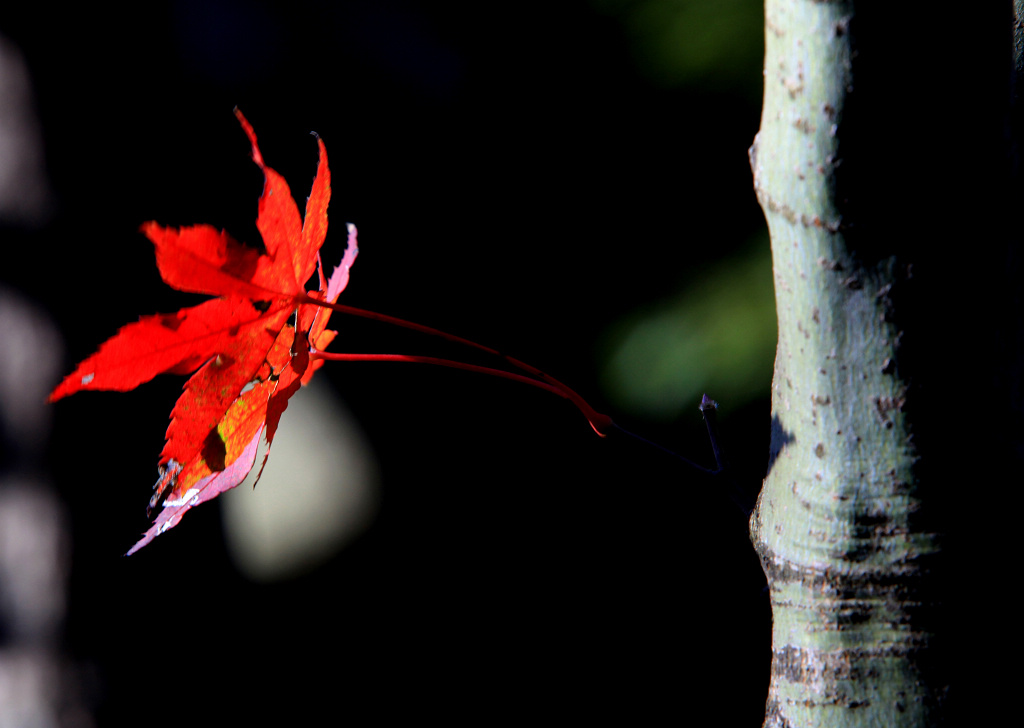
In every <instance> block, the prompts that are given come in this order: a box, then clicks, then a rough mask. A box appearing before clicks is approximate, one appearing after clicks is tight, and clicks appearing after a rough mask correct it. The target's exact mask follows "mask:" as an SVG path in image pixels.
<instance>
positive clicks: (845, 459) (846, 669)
mask: <svg viewBox="0 0 1024 728" xmlns="http://www.w3.org/2000/svg"><path fill="white" fill-rule="evenodd" d="M855 5H856V3H855V2H853V1H852V0H848V1H845V2H844V1H842V0H839V1H833V2H810V1H807V0H768V1H767V3H766V18H765V21H766V23H765V24H766V55H765V98H764V111H763V115H762V118H761V129H760V132H759V133H758V136H757V138H756V140H755V143H754V146H753V147H752V148H751V165H752V168H753V171H754V180H755V188H756V190H757V194H758V199H759V200H760V202H761V206H762V208H763V209H764V213H765V217H766V218H767V221H768V226H769V229H770V232H771V239H772V251H773V264H774V275H775V289H776V304H777V309H778V329H779V343H778V350H777V354H776V362H775V374H774V382H773V392H772V412H773V424H774V429H773V437H772V464H771V468H770V471H769V473H768V476H767V478H766V480H765V482H764V486H763V490H762V492H761V495H760V497H759V499H758V503H757V507H756V509H755V511H754V513H753V516H752V517H751V524H750V525H751V535H752V539H753V541H754V544H755V547H756V549H757V551H758V553H759V555H760V557H761V562H762V565H763V567H764V570H765V574H766V576H767V578H768V584H769V587H770V593H771V604H772V613H773V636H772V652H773V656H772V672H771V686H770V692H769V697H768V705H767V715H766V720H765V725H766V726H819V725H822V726H824V725H827V726H889V727H892V728H896V727H898V726H923V725H930V724H932V723H933V722H935V721H936V720H937V716H938V715H939V712H938V711H940V709H941V695H942V690H943V686H942V685H941V684H935V682H934V681H932V680H931V679H930V678H929V677H928V676H927V675H926V674H925V673H926V672H927V670H926V669H925V667H926V666H923V664H922V660H925V659H927V656H928V649H929V646H930V644H931V642H932V638H933V635H932V634H931V633H930V632H928V631H927V630H925V629H922V628H921V627H920V622H919V620H918V617H919V616H921V615H920V613H921V611H922V610H928V609H929V608H930V606H931V605H930V604H929V603H927V600H926V599H925V600H924V601H922V597H921V595H920V589H919V587H920V584H921V580H922V574H923V571H925V570H926V569H927V563H928V561H929V558H930V556H931V555H933V554H934V553H936V552H937V549H938V540H937V538H936V537H935V536H934V535H933V534H931V533H928V532H921V531H919V530H918V527H917V526H916V524H915V521H914V517H913V514H914V512H915V511H916V510H917V509H918V507H919V505H920V503H919V495H918V494H919V486H920V484H919V483H918V482H916V480H915V473H914V464H915V452H914V448H913V445H912V439H911V437H910V435H911V432H912V424H913V423H911V422H909V421H908V416H907V414H906V413H905V411H904V410H905V405H906V404H907V396H908V389H907V386H906V382H905V381H904V377H905V373H904V372H902V371H901V370H900V367H899V339H900V336H901V333H900V331H899V330H898V329H897V327H896V325H895V324H893V323H891V320H892V316H891V315H890V313H891V310H890V309H891V306H892V301H891V297H890V294H891V293H892V291H893V288H894V287H898V286H900V285H901V284H902V283H903V282H904V281H905V279H906V277H907V275H908V271H907V268H906V265H905V264H904V263H901V262H899V261H898V259H897V257H896V256H895V255H882V256H878V255H862V254H861V251H859V250H858V249H856V248H855V247H854V245H853V243H852V242H851V240H850V235H849V229H848V227H847V225H848V223H849V220H848V219H844V217H843V213H844V210H845V208H844V205H845V204H846V200H845V198H844V199H840V198H839V195H838V194H837V191H836V184H835V182H836V179H837V175H839V174H840V171H839V170H840V165H841V164H842V162H843V160H842V158H841V154H842V149H841V148H840V146H839V145H840V141H841V139H842V134H843V126H842V122H843V114H844V109H845V105H846V103H847V100H848V93H849V90H850V89H851V88H852V87H853V84H854V82H855V81H856V79H855V78H854V72H855V69H856V64H855V63H852V62H851V60H852V56H851V54H852V52H853V49H852V48H851V34H850V32H849V23H850V20H851V17H852V15H853V13H854V9H855V8H854V6H855ZM842 194H843V195H844V196H845V195H851V196H853V195H857V194H869V191H867V190H858V189H845V188H844V189H843V192H842ZM875 252H877V251H875Z"/></svg>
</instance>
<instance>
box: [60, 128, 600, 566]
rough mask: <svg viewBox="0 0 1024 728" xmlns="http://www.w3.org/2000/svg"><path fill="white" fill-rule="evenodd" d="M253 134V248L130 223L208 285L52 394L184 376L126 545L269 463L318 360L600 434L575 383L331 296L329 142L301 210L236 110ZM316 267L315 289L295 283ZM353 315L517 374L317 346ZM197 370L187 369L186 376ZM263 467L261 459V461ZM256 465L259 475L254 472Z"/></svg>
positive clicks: (160, 262) (166, 274)
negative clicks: (528, 406) (483, 392)
mask: <svg viewBox="0 0 1024 728" xmlns="http://www.w3.org/2000/svg"><path fill="white" fill-rule="evenodd" d="M235 115H236V116H237V117H238V120H239V122H240V123H241V125H242V128H243V130H244V131H245V133H246V134H247V135H248V137H249V140H250V141H251V142H252V157H253V161H255V162H256V164H257V165H259V167H260V169H262V170H263V174H264V179H265V181H264V187H263V194H262V195H261V196H260V200H259V215H258V217H257V220H256V227H257V228H258V230H259V232H260V235H261V237H262V238H263V245H264V250H263V252H261V251H259V250H257V249H255V248H251V247H248V246H245V245H242V244H240V243H238V242H236V241H235V240H234V239H233V238H232V237H231V236H230V235H228V234H227V232H225V231H219V232H218V231H217V230H215V229H214V228H213V227H211V226H209V225H194V226H191V227H185V228H181V229H174V228H165V227H162V226H160V225H158V224H157V223H155V222H147V223H145V224H143V225H142V228H141V231H142V232H143V234H145V235H146V237H148V238H149V239H150V241H152V243H153V245H154V247H155V250H156V263H157V267H158V268H159V270H160V276H161V277H162V278H163V280H164V282H165V283H167V284H168V285H169V286H171V287H172V288H176V289H178V290H180V291H186V292H191V293H202V294H209V295H213V296H217V298H214V299H211V300H208V301H206V302H204V303H201V304H199V305H198V306H192V307H190V308H183V309H181V310H179V311H178V312H176V313H173V314H157V315H154V316H143V317H142V318H141V319H140V320H139V321H138V322H137V323H133V324H128V325H127V326H124V327H122V328H121V330H120V331H118V332H117V334H115V335H114V336H113V337H112V338H110V339H108V340H107V341H106V342H104V343H103V344H102V345H101V346H100V348H99V350H98V351H97V352H96V353H95V354H93V355H92V356H90V357H89V358H88V359H86V360H85V361H83V362H82V363H81V364H79V365H78V367H77V368H76V369H75V371H74V372H72V373H71V374H69V375H68V376H67V377H66V378H65V379H64V381H62V382H61V383H60V384H59V385H58V386H57V387H56V388H55V389H54V390H53V392H52V393H51V394H50V397H49V399H50V401H51V402H54V401H56V400H59V399H61V398H62V397H66V396H68V395H70V394H74V393H75V392H78V391H81V390H87V389H93V390H116V391H122V392H123V391H127V390H130V389H134V388H135V387H137V386H138V385H140V384H142V383H144V382H148V381H149V380H150V379H152V378H153V377H155V376H156V375H157V374H168V373H170V374H192V376H191V378H190V379H189V380H188V381H187V382H186V384H185V387H184V391H183V392H182V394H181V397H179V399H178V401H177V403H176V404H175V405H174V409H173V410H172V411H171V422H170V425H169V426H168V428H167V436H166V440H167V441H166V443H165V445H164V449H163V451H162V452H161V453H160V460H159V470H160V476H159V478H158V479H157V482H156V484H155V485H154V491H155V492H154V495H153V497H152V499H151V500H150V503H149V509H148V513H149V515H150V517H152V515H153V513H154V511H155V510H156V509H157V508H161V510H160V512H159V514H158V515H157V516H156V519H155V520H154V522H153V525H152V526H151V527H150V529H149V530H148V531H146V533H145V534H144V535H143V537H142V538H141V539H140V540H139V541H138V542H137V543H136V544H135V545H134V546H133V547H132V548H131V550H130V551H129V552H128V553H129V554H132V553H134V552H136V551H138V550H139V549H140V548H142V547H143V546H145V545H146V544H148V543H149V542H150V541H152V540H153V539H154V538H155V537H156V536H158V535H160V534H161V533H164V532H165V531H167V530H169V529H171V528H173V527H174V526H176V525H177V524H178V522H179V521H180V520H181V518H182V517H183V516H184V515H185V513H186V512H188V510H189V509H191V508H192V507H194V506H196V505H198V504H200V503H203V502H205V501H208V500H210V499H212V498H214V497H216V496H217V495H219V494H220V493H223V492H224V491H226V490H229V489H231V488H234V487H235V486H236V485H238V484H239V483H241V482H242V481H243V480H245V478H246V476H247V475H248V474H249V472H250V471H251V470H252V468H253V466H254V465H255V462H256V457H257V454H258V451H259V450H260V448H261V445H262V446H263V449H264V458H263V463H264V464H265V463H266V457H267V453H269V447H270V444H271V443H272V442H273V439H274V435H275V433H276V431H277V427H278V424H279V422H280V420H281V415H282V413H283V412H284V410H285V408H286V407H287V406H288V399H289V398H290V397H291V396H292V395H293V394H294V393H295V392H296V391H297V390H298V389H299V387H300V386H301V385H303V384H306V383H307V382H309V379H310V377H312V375H313V372H314V371H315V370H316V369H317V368H318V367H320V366H322V365H323V363H324V360H336V361H406V362H421V363H428V364H437V365H441V366H449V367H456V368H459V369H464V370H469V371H476V372H483V373H486V374H492V375H495V376H499V377H504V378H506V379H512V380H515V381H519V382H523V383H526V384H530V385H531V386H534V387H539V388H541V389H544V390H546V391H549V392H552V393H555V394H558V395H559V396H561V397H565V398H566V399H569V400H570V401H572V402H573V404H575V405H576V406H577V407H578V408H579V409H580V411H581V412H583V414H584V415H585V416H586V417H587V420H588V421H589V422H590V424H591V426H592V427H593V428H594V430H595V431H596V432H597V433H598V434H600V435H603V434H604V432H605V431H606V430H607V429H608V428H609V427H611V426H612V422H611V420H610V419H609V418H608V417H606V416H605V415H602V414H599V413H597V412H595V411H594V410H593V409H592V408H591V407H590V406H589V405H588V404H587V403H586V402H585V401H584V400H583V398H582V397H580V396H579V395H578V394H576V393H575V392H574V391H573V390H571V389H569V387H567V386H565V385H564V384H562V383H561V382H559V381H558V380H556V379H554V378H553V377H551V376H549V375H547V374H545V373H544V372H541V371H540V370H538V369H536V368H534V367H531V366H529V365H527V364H524V363H523V362H520V361H518V360H516V359H512V358H511V357H506V356H503V355H501V354H500V353H499V352H497V351H495V350H494V349H490V348H488V347H485V346H481V345H479V344H476V343H474V342H472V341H468V340H467V339H463V338H461V337H458V336H453V335H451V334H447V333H445V332H443V331H438V330H437V329H432V328H429V327H426V326H421V325H419V324H415V323H411V322H409V321H404V320H402V319H397V318H394V317H391V316H385V315H383V314H378V313H374V312H372V311H364V310H362V309H357V308H352V307H349V306H343V305H339V304H338V303H337V300H338V296H339V294H340V293H341V292H342V290H343V289H344V288H345V286H346V284H347V283H348V274H349V269H350V268H351V266H352V263H353V262H354V261H355V258H356V255H357V253H358V248H357V245H356V229H355V226H353V225H351V224H350V225H348V242H347V248H346V251H345V254H344V257H343V259H342V261H341V263H340V265H338V266H337V267H336V268H335V269H334V272H333V273H332V275H331V277H330V279H329V280H328V279H326V278H325V277H324V273H323V267H322V264H321V262H320V254H319V250H320V247H321V246H322V245H323V242H324V238H325V236H326V235H327V204H328V201H329V200H330V196H331V187H330V170H329V169H328V167H327V150H326V148H325V147H324V143H323V141H321V140H320V138H319V137H317V144H318V146H319V152H320V161H319V164H318V167H317V173H316V177H315V178H314V180H313V188H312V190H311V192H310V195H309V198H308V199H307V200H306V212H305V215H304V216H303V217H301V218H300V216H299V210H298V207H297V206H296V205H295V201H294V200H293V199H292V196H291V191H290V190H289V189H288V184H287V183H286V182H285V180H284V178H283V177H281V175H279V174H278V173H277V172H275V171H274V170H273V169H271V168H270V167H268V166H266V165H265V164H264V162H263V156H262V154H260V150H259V147H258V146H257V144H256V134H255V132H253V129H252V127H251V126H250V125H249V122H248V121H246V119H245V117H244V116H242V114H241V112H239V111H238V110H237V109H236V110H235ZM314 272H316V273H318V288H317V289H316V290H313V291H307V290H306V288H305V285H306V282H307V281H308V280H309V279H310V278H311V277H312V276H313V274H314ZM332 310H334V311H340V312H342V313H347V314H353V315H357V316H363V317H366V318H371V319H375V320H377V321H383V322H386V323H391V324H396V325H399V326H404V327H407V328H411V329H415V330H417V331H421V332H424V333H428V334H432V335H436V336H441V337H443V338H445V339H448V340H449V341H453V342H456V343H459V344H463V345H466V346H471V347H474V348H476V349H479V350H482V351H484V352H487V353H488V354H491V355H496V356H501V357H503V358H504V360H505V361H506V362H507V363H509V364H511V365H512V366H514V367H516V368H518V369H521V370H523V371H525V372H526V373H527V375H523V374H516V373H512V372H508V371H504V370H499V369H492V368H490V367H482V366H477V365H473V364H466V363H463V362H458V361H451V360H448V359H437V358H433V357H421V356H407V355H400V354H333V353H327V352H324V351H323V350H324V348H325V347H326V346H327V345H328V344H329V343H330V342H331V341H332V340H333V339H334V337H335V334H336V332H334V331H328V330H327V329H326V326H327V321H328V319H329V317H330V315H331V311H332ZM193 372H194V373H193ZM260 472H262V466H261V469H260ZM258 477H259V476H258V475H257V479H258Z"/></svg>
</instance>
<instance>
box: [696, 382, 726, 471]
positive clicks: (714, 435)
mask: <svg viewBox="0 0 1024 728" xmlns="http://www.w3.org/2000/svg"><path fill="white" fill-rule="evenodd" d="M700 413H701V414H702V415H704V424H705V425H707V428H708V438H709V439H710V440H711V450H712V452H714V453H715V465H716V466H717V469H716V470H715V472H716V473H721V472H722V471H723V470H725V459H724V458H723V457H722V447H721V445H720V444H719V437H718V402H716V401H715V400H713V399H711V397H709V396H707V395H706V394H705V395H704V396H703V397H702V398H701V400H700Z"/></svg>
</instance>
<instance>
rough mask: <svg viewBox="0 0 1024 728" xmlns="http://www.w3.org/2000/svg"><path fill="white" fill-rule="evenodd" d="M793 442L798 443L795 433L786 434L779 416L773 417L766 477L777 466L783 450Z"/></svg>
mask: <svg viewBox="0 0 1024 728" xmlns="http://www.w3.org/2000/svg"><path fill="white" fill-rule="evenodd" d="M791 442H796V438H795V437H794V436H793V433H791V432H786V430H785V429H784V428H783V427H782V422H781V421H780V420H779V416H778V415H774V414H773V415H772V439H771V444H770V445H769V447H768V469H767V470H766V471H765V474H764V475H765V477H766V478H767V477H768V475H769V474H770V473H771V472H772V468H773V467H774V466H775V460H776V459H777V458H778V457H779V453H780V452H782V450H783V448H785V447H786V445H788V444H790V443H791Z"/></svg>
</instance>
